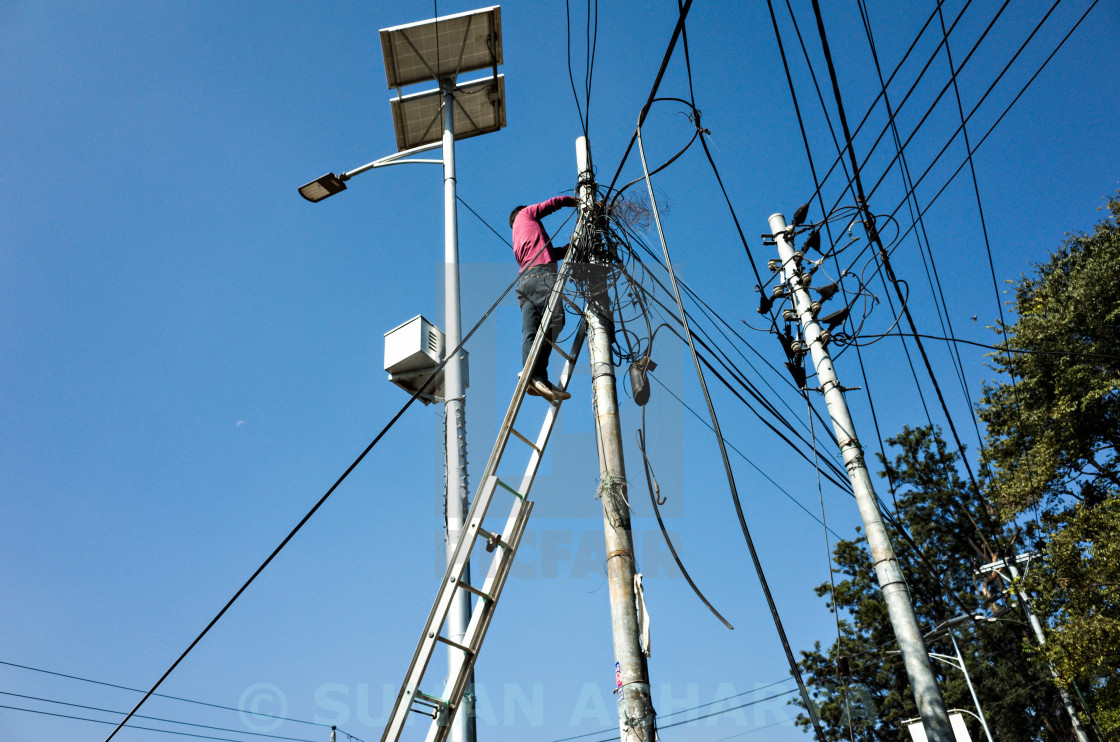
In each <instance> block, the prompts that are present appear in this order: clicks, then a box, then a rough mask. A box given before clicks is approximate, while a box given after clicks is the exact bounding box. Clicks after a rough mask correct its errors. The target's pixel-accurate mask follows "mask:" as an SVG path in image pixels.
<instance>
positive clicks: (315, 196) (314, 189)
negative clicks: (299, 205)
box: [299, 173, 349, 204]
mask: <svg viewBox="0 0 1120 742" xmlns="http://www.w3.org/2000/svg"><path fill="white" fill-rule="evenodd" d="M346 180H349V177H348V176H347V175H346V174H345V173H343V174H342V177H341V178H340V177H338V176H337V175H335V174H334V173H327V174H326V175H323V176H321V177H319V178H316V179H315V180H313V181H311V182H310V183H307V184H305V185H301V186H300V187H299V195H301V196H303V197H304V198H306V199H307V200H308V201H310V202H311V203H313V204H314V203H319V202H320V201H322V200H323V199H324V198H330V197H331V196H333V195H334V194H336V193H341V192H342V191H345V190H346V183H345V181H346Z"/></svg>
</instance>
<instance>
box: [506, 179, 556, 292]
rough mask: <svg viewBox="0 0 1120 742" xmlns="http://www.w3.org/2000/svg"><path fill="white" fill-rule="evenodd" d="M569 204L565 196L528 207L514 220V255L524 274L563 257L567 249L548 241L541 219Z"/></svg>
mask: <svg viewBox="0 0 1120 742" xmlns="http://www.w3.org/2000/svg"><path fill="white" fill-rule="evenodd" d="M567 203H568V198H567V197H565V196H557V197H556V198H550V199H548V200H547V201H542V202H541V203H539V204H533V205H532V206H526V207H525V208H524V209H522V210H521V211H519V212H518V213H517V218H516V219H514V220H513V255H514V257H515V258H517V264H518V265H519V266H521V270H520V271H519V272H521V273H524V272H525V271H526V270H528V269H529V268H532V267H533V266H535V265H548V264H550V263H555V262H556V260H557V259H558V258H561V257H563V253H564V251H565V249H566V248H560V249H558V248H555V247H553V246H552V242H551V241H550V240H549V239H548V232H546V231H545V229H544V225H543V224H541V219H543V218H544V217H546V216H548V215H549V214H551V213H553V212H554V211H557V210H559V209H561V208H562V207H563V206H565V205H566V204H567Z"/></svg>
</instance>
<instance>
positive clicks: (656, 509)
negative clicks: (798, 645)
mask: <svg viewBox="0 0 1120 742" xmlns="http://www.w3.org/2000/svg"><path fill="white" fill-rule="evenodd" d="M645 429H646V408H645V407H642V427H641V429H640V430H638V431H636V432H637V435H638V450H639V451H641V452H642V469H643V470H644V471H645V474H646V487H647V488H648V489H649V501H650V503H651V504H652V505H653V514H654V515H655V516H656V517H657V527H658V528H660V529H661V537H662V538H664V539H665V545H666V546H668V547H669V553H670V554H672V556H673V561H674V562H676V563H677V568H678V569H679V570H680V571H681V574H682V575H684V579H685V581H686V582H688V586H689V587H691V588H692V592H694V593H696V597H698V598H700V602H702V603H703V604H704V605H705V606H707V607H708V610H709V611H711V612H712V614H713V615H714V616H715V617H716V618H718V619H719V620H720V622H721V623H723V625H724V626H726V627H727V628H729V629H734V628H735V627H734V626H732V625H731V624H730V623H729V622H728V620H727V619H726V618H724V617H723V614H721V613H720V612H719V611H718V610H716V607H715V606H714V605H712V603H711V601H709V600H708V599H707V598H706V597H705V596H704V593H703V592H701V590H700V588H699V587H698V586H697V585H696V582H695V580H693V579H692V575H690V574H689V573H688V570H687V569H686V568H685V566H684V562H682V561H681V558H680V556H679V555H678V554H677V548H676V547H675V546H673V539H672V538H670V537H669V529H667V528H666V527H665V521H664V520H662V519H661V504H660V503H659V502H658V501H657V497H658V495H657V493H655V492H654V481H653V475H652V474H651V473H650V468H651V467H650V463H649V456H648V455H646V436H645ZM657 726H658V728H659V729H664V728H665V726H664V724H662V723H660V722H658V725H657Z"/></svg>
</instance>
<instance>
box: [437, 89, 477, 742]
mask: <svg viewBox="0 0 1120 742" xmlns="http://www.w3.org/2000/svg"><path fill="white" fill-rule="evenodd" d="M440 90H441V91H442V93H443V225H444V226H443V255H444V257H443V263H444V274H443V291H444V294H443V302H444V306H443V308H444V344H445V345H444V348H445V350H446V352H450V351H451V350H452V349H454V348H456V347H458V345H459V343H460V341H461V340H462V334H463V331H462V321H461V318H460V306H459V221H458V209H457V208H456V195H455V81H454V80H450V79H448V80H442V81H441V82H440ZM443 378H444V381H443V384H444V386H443V389H444V451H445V453H446V455H447V464H446V475H445V481H446V489H445V490H444V505H445V508H446V510H447V559H448V561H449V562H450V560H451V558H452V554H453V552H454V551H455V544H456V542H457V541H458V539H459V532H460V531H461V530H462V529H463V517H464V515H463V514H464V513H465V512H466V509H467V505H466V503H467V469H466V466H467V460H466V458H467V457H466V445H467V442H466V404H465V396H464V395H465V392H464V389H463V356H462V353H461V352H460V353H456V355H455V357H454V358H452V359H451V360H450V361H449V362H448V363H447V365H446V366H444V377H443ZM463 577H464V582H468V583H469V581H470V567H469V565H468V567H467V571H466V572H465V573H464V575H463ZM470 619H471V604H470V595H469V593H468V592H467V591H466V590H459V591H457V593H456V595H455V602H454V603H453V604H452V607H451V611H450V613H448V616H447V637H448V638H449V639H451V640H452V641H455V642H459V643H460V644H461V643H462V642H463V636H464V635H465V634H466V632H467V624H469V623H470ZM460 655H462V650H460V649H457V648H455V647H452V646H448V648H447V659H448V667H452V666H454V664H455V662H456V661H457V660H458V659H459V656H460ZM472 675H473V673H472ZM473 696H474V679H473V677H472V678H471V680H470V681H469V682H468V684H467V692H466V694H465V695H464V696H463V703H462V704H461V706H460V709H459V710H460V711H461V712H463V713H456V714H455V721H454V722H453V724H452V727H451V734H450V736H449V739H450V740H451V742H474V740H475V723H474V713H473V712H474V698H473Z"/></svg>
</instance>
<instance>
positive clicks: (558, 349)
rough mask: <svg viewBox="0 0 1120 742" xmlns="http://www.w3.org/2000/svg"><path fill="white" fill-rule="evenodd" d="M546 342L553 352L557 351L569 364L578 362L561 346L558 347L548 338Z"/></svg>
mask: <svg viewBox="0 0 1120 742" xmlns="http://www.w3.org/2000/svg"><path fill="white" fill-rule="evenodd" d="M544 341H545V342H546V343H548V344H549V345H551V346H552V349H553V350H555V351H556V352H557V353H559V354H560V355H561V356H562V357H563V358H564V359H565V360H567V361H568V362H569V363H575V362H576V359H575V358H572V357H571V356H570V355H568V354H567V353H566V352H565V351H564V349H563V348H561V347H560V346H559V345H557V344H556V343H554V342H552V341H551V340H549V339H548V337H547V336H546V337H545V339H544Z"/></svg>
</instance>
